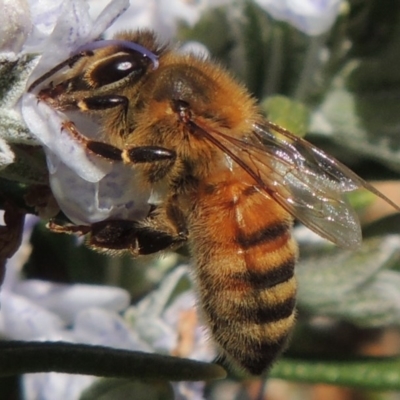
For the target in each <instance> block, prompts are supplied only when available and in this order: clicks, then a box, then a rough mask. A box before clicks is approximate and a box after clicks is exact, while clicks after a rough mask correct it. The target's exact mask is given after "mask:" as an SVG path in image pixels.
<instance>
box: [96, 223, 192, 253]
mask: <svg viewBox="0 0 400 400" xmlns="http://www.w3.org/2000/svg"><path fill="white" fill-rule="evenodd" d="M161 228H167V229H165V230H164V229H161ZM168 228H169V227H165V226H164V227H160V226H158V224H157V223H156V222H155V221H154V220H153V221H142V222H133V221H124V220H115V221H111V220H110V221H103V222H98V223H96V224H94V225H92V230H91V234H90V238H89V241H88V244H89V245H90V246H92V247H94V248H96V249H98V250H99V249H103V250H117V251H118V250H128V251H129V252H130V253H131V254H132V255H133V256H139V255H147V254H153V253H157V252H159V251H162V250H167V249H175V248H178V247H180V246H182V245H183V244H184V243H185V242H186V240H187V236H186V234H185V233H184V232H179V233H175V232H171V231H170V230H169V229H168Z"/></svg>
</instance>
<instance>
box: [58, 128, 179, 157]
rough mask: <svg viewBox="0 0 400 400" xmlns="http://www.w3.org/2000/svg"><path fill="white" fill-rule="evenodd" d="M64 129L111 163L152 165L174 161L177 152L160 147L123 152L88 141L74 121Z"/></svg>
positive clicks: (89, 149) (134, 148)
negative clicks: (153, 163)
mask: <svg viewBox="0 0 400 400" xmlns="http://www.w3.org/2000/svg"><path fill="white" fill-rule="evenodd" d="M62 129H64V130H66V131H67V132H68V133H69V134H70V135H71V136H72V137H73V138H74V139H75V140H76V141H77V142H79V143H81V144H82V145H83V146H84V147H86V149H87V150H88V151H90V152H92V153H94V154H96V155H98V156H100V157H102V158H105V159H107V160H110V161H123V162H124V163H126V164H141V163H152V162H158V161H166V160H167V161H174V160H175V159H176V152H175V151H174V150H168V149H165V148H164V147H159V146H138V147H131V148H129V149H125V150H121V149H119V148H118V147H115V146H113V145H111V144H108V143H105V142H99V141H96V140H91V139H88V138H87V137H86V136H84V135H82V134H81V133H80V132H79V131H78V129H77V128H76V126H75V124H74V123H73V122H72V121H66V122H64V123H63V124H62Z"/></svg>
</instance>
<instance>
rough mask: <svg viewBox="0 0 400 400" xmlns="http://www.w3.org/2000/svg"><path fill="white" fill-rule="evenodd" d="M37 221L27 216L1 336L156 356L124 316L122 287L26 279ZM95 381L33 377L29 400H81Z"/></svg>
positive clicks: (27, 385) (4, 302) (2, 298)
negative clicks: (61, 341) (121, 313)
mask: <svg viewBox="0 0 400 400" xmlns="http://www.w3.org/2000/svg"><path fill="white" fill-rule="evenodd" d="M37 221H38V218H36V217H29V216H28V217H27V222H26V225H25V230H24V235H23V241H22V245H21V247H20V248H19V250H18V251H17V252H16V253H15V255H14V256H13V257H12V258H11V259H10V260H9V262H8V264H7V269H6V276H5V279H4V283H3V285H2V290H1V292H0V303H1V310H0V334H1V335H2V336H4V337H7V338H9V339H14V340H30V341H32V340H40V341H43V340H46V341H59V340H63V341H69V342H79V343H88V344H97V345H104V346H111V347H119V348H125V349H129V350H142V351H151V347H150V346H148V345H147V344H146V343H145V342H144V341H143V340H141V339H140V338H139V337H138V335H137V334H136V333H135V332H134V331H133V330H132V329H131V327H130V326H129V324H127V323H126V322H125V321H124V320H123V319H122V318H121V316H120V315H119V314H118V313H119V312H120V311H123V310H124V309H126V308H127V307H128V305H129V302H130V296H129V294H128V293H127V292H126V291H125V290H123V289H120V288H116V287H107V286H96V285H65V284H55V283H51V282H44V281H39V280H23V279H22V278H21V270H22V267H23V265H24V263H25V262H26V260H27V259H28V257H29V254H30V251H31V249H30V244H29V238H30V233H31V231H32V228H33V225H34V224H35V223H36V222H37ZM95 379H96V378H95V377H89V376H79V375H68V374H60V373H50V374H47V373H42V374H28V375H25V377H24V379H23V385H24V392H25V398H26V400H31V399H32V400H37V399H39V398H40V399H43V400H47V399H48V400H58V399H60V400H66V399H70V400H72V399H77V398H79V395H80V393H81V392H82V390H84V389H85V388H86V387H88V386H89V385H90V384H91V383H92V382H93V381H94V380H95Z"/></svg>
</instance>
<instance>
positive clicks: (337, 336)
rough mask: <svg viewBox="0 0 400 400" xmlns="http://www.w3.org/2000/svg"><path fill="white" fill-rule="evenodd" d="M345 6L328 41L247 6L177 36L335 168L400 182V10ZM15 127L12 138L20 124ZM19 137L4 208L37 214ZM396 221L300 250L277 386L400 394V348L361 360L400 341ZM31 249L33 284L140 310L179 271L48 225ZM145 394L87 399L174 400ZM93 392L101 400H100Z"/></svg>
mask: <svg viewBox="0 0 400 400" xmlns="http://www.w3.org/2000/svg"><path fill="white" fill-rule="evenodd" d="M344 4H345V7H343V10H342V13H341V15H340V16H339V18H338V20H337V23H336V25H335V26H334V27H333V29H332V31H331V33H329V34H326V35H323V36H322V37H314V38H312V37H308V36H306V35H305V34H303V33H301V32H299V31H297V30H296V29H295V28H293V27H291V26H289V25H288V24H286V23H282V22H277V21H274V20H272V19H271V18H270V17H269V16H268V15H267V14H266V13H265V12H264V11H263V10H261V9H260V8H259V6H257V5H255V4H254V3H253V2H251V1H246V2H244V3H243V5H242V6H240V7H242V8H241V9H239V10H238V9H237V8H236V9H235V10H232V9H233V7H232V9H231V10H230V9H229V8H221V9H216V10H210V11H209V12H208V13H207V14H205V15H204V16H203V18H202V19H201V20H200V21H199V22H198V23H197V24H196V25H195V26H194V27H193V28H188V27H186V26H182V27H181V29H180V31H179V38H180V40H198V41H200V42H202V43H204V44H205V45H206V46H207V47H208V49H209V50H210V52H211V54H212V56H213V57H214V58H216V59H218V60H220V62H221V63H223V64H224V65H226V66H227V68H229V69H230V70H231V71H232V72H233V74H235V75H236V76H238V77H239V78H240V79H241V80H242V81H243V82H244V83H245V84H246V85H247V86H248V87H249V89H250V90H251V92H252V93H253V94H254V95H255V96H256V97H257V98H258V99H259V100H260V104H261V106H262V107H265V109H266V112H267V115H268V117H271V119H273V120H274V121H275V122H279V123H280V124H282V125H285V126H286V127H287V128H288V129H290V130H292V131H294V132H297V131H298V132H299V133H304V132H305V131H309V132H310V133H311V135H310V136H309V137H310V138H311V139H314V140H317V141H318V143H320V144H322V145H323V146H324V148H329V149H332V150H333V151H334V153H335V156H337V157H338V158H339V159H341V160H346V161H348V162H349V163H350V164H351V166H353V167H357V166H358V167H359V166H360V165H361V166H362V168H361V170H360V168H359V169H358V170H359V171H360V172H361V174H362V176H363V177H364V178H366V179H368V178H369V177H371V176H375V173H376V169H377V168H378V166H377V165H378V164H376V163H372V162H371V160H374V161H376V162H378V163H379V168H380V171H381V174H380V176H381V178H382V179H385V178H387V177H390V178H393V177H395V178H397V179H398V172H399V171H400V157H399V154H400V68H399V67H398V66H399V65H400V2H398V1H392V0H383V1H382V0H351V1H349V2H345V3H344ZM14 66H17V67H18V68H23V67H24V66H26V71H28V70H30V68H31V66H32V64H31V59H28V60H26V59H24V60H21V61H20V63H18V62H17V63H16V64H14ZM9 67H10V66H9ZM17 67H16V68H17ZM3 68H4V66H3ZM10 71H11V70H10ZM3 72H4V71H3ZM0 73H1V69H0ZM13 76H14V75H13ZM0 81H1V80H0ZM3 81H4V79H3ZM7 90H8V91H10V90H11V87H10V86H6V87H4V86H3V87H2V88H1V90H0V94H2V95H3V97H4V98H6V99H7V98H9V97H10V96H8V93H9V92H8V91H7ZM2 115H3V114H1V113H0V123H1V121H2V120H1V118H2ZM4 118H5V117H4ZM3 121H5V119H3ZM6 122H7V121H6ZM7 123H9V122H7ZM13 124H14V125H13V126H14V128H15V126H16V125H15V121H14V120H13ZM9 126H10V125H7V124H2V125H1V127H0V129H2V130H3V131H4V132H3V134H2V136H1V137H6V136H7V135H6V134H9V132H10V128H9ZM14 128H13V129H14ZM17 128H18V129H14V131H13V132H16V133H15V135H16V136H13V140H12V146H14V148H15V152H16V154H17V155H18V157H17V163H16V164H12V165H10V166H8V167H7V168H5V169H3V170H2V171H1V172H0V174H1V179H0V187H1V196H0V204H3V202H4V199H8V200H12V201H13V202H14V203H15V204H17V205H19V206H20V207H21V208H24V209H26V210H27V211H28V212H32V211H33V210H32V208H30V207H29V206H28V205H26V204H25V202H24V197H23V196H24V195H25V194H26V191H27V189H28V186H29V185H30V184H32V183H36V184H37V183H40V184H43V183H46V182H47V178H46V170H45V164H44V158H43V154H42V153H41V152H40V150H38V148H36V147H33V146H32V147H29V148H28V147H25V146H26V142H27V140H28V139H27V137H29V135H28V133H27V132H24V131H23V129H22V128H21V126H19V125H18V127H17ZM5 131H7V132H5ZM5 133H6V134H5ZM18 135H19V136H18ZM18 137H20V139H21V140H19V139H18ZM28 141H29V140H28ZM15 146H16V147H15ZM382 165H383V167H382ZM368 196H370V195H369V194H368V195H367V197H368ZM365 199H366V198H365V197H361V200H359V201H358V202H357V201H354V206H355V207H356V208H365V206H368V204H369V202H370V199H369V197H368V199H367V200H365ZM399 222H400V221H399V217H398V216H394V217H387V218H385V219H384V220H382V221H376V222H375V223H374V224H372V225H370V226H368V227H366V230H365V233H366V235H367V236H368V238H367V240H365V241H364V243H363V245H362V247H361V249H359V250H358V251H355V252H350V251H344V250H342V249H338V248H335V247H333V246H332V245H330V244H328V243H326V242H320V241H317V240H315V238H310V239H309V240H308V239H305V240H301V241H300V250H301V259H300V262H299V266H298V269H297V276H298V279H299V296H298V307H299V324H298V328H297V330H296V332H295V333H294V337H293V341H292V345H291V347H290V348H289V349H288V353H287V354H288V355H290V357H289V356H287V357H285V356H283V358H282V360H281V361H280V362H279V363H277V365H276V366H275V367H274V368H273V369H272V371H271V376H272V377H278V378H282V379H287V380H293V381H300V382H314V383H315V382H324V383H329V384H335V385H346V386H355V387H361V388H365V389H379V390H399V391H400V375H399V371H400V360H399V358H397V357H396V355H397V353H398V352H400V347H399V346H398V347H394V348H393V349H392V353H391V354H389V355H390V357H385V356H386V355H387V354H384V352H383V354H381V356H380V357H361V356H363V355H364V354H363V348H362V344H363V343H364V341H363V340H364V338H365V337H368V338H369V339H368V340H372V339H371V337H372V336H373V338H374V339H376V338H377V337H379V336H380V335H381V334H384V332H386V331H387V330H388V329H389V328H395V330H396V332H397V328H398V327H399V323H400V258H399V257H400V254H399V251H400V250H399V249H400V237H399V236H398V233H399V231H398V227H399ZM32 244H33V247H34V249H33V253H32V257H31V259H30V260H29V262H28V264H27V265H26V269H25V271H26V274H27V276H28V277H40V278H42V279H52V280H56V281H62V282H78V281H80V282H93V283H95V282H96V283H101V282H104V283H108V284H118V285H121V286H123V287H125V288H127V289H128V290H129V291H130V292H131V294H132V297H133V299H134V300H136V299H139V298H141V297H143V296H144V295H145V294H147V293H149V292H151V290H152V289H153V288H154V287H155V286H156V285H157V284H158V282H159V281H160V280H161V278H162V277H163V276H164V274H165V272H166V270H168V269H169V268H172V267H173V266H174V265H176V264H179V263H180V262H181V261H182V258H179V257H178V256H176V257H177V258H176V259H174V260H173V261H171V263H170V264H168V263H167V264H168V266H167V267H166V266H165V264H164V266H163V264H162V262H158V261H157V259H152V260H151V261H149V260H148V259H145V260H131V259H130V258H129V257H125V258H122V259H115V258H111V257H108V256H104V255H99V254H96V253H94V252H92V251H90V250H88V249H86V248H85V247H83V246H79V245H77V242H76V239H74V238H73V237H69V236H65V235H63V236H55V235H53V234H51V233H49V232H48V231H46V230H45V229H44V227H43V226H38V227H37V228H36V230H35V232H34V235H33V236H32ZM150 264H151V265H152V266H151V267H150V268H148V265H150ZM318 318H323V320H322V321H323V323H320V322H318V321H319V319H318ZM370 334H371V335H370ZM337 354H340V355H341V358H340V359H337ZM335 355H336V359H335ZM146 385H147V384H146V383H145V382H137V381H133V382H131V381H118V383H116V381H113V380H106V381H104V382H100V383H98V384H96V386H95V387H92V388H90V389H89V390H88V391H87V392H86V393H85V394H84V395H83V397H82V399H91V398H104V399H107V398H119V397H121V396H122V397H121V398H126V397H124V396H126V392H125V391H127V392H129V393H130V391H132V390H134V391H135V393H136V397H130V398H143V396H142V397H140V395H139V394H140V393H147V394H148V396H149V397H148V398H157V399H169V398H172V397H171V390H170V387H169V384H167V383H165V381H164V382H162V383H159V384H157V385H158V386H157V385H156V386H154V387H153V388H152V389H151V390H154V393H155V394H153V393H152V394H151V396H153V397H151V396H150V392H149V390H150V389H149V388H148V386H146ZM158 389H159V390H158ZM114 390H115V391H118V396H117V395H116V394H115V393H116V392H114ZM157 390H158V391H157ZM98 393H102V397H96V396H98ZM121 393H125V395H123V394H121ZM107 396H108V397H107ZM113 396H117V397H113ZM138 396H139V397H138ZM157 396H158V397H157Z"/></svg>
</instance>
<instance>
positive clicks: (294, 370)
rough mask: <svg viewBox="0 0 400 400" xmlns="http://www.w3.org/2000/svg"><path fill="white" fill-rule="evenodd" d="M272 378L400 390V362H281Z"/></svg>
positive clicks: (301, 360)
mask: <svg viewBox="0 0 400 400" xmlns="http://www.w3.org/2000/svg"><path fill="white" fill-rule="evenodd" d="M269 376H270V377H271V378H280V379H286V380H290V381H298V382H302V383H327V384H331V385H339V386H351V387H358V388H362V389H373V390H400V358H389V357H388V358H372V357H371V358H360V359H355V360H351V359H350V360H343V361H339V360H338V361H335V360H305V359H290V358H282V359H281V360H280V361H279V362H277V363H276V364H275V366H274V367H273V369H272V370H271V373H270V375H269Z"/></svg>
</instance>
